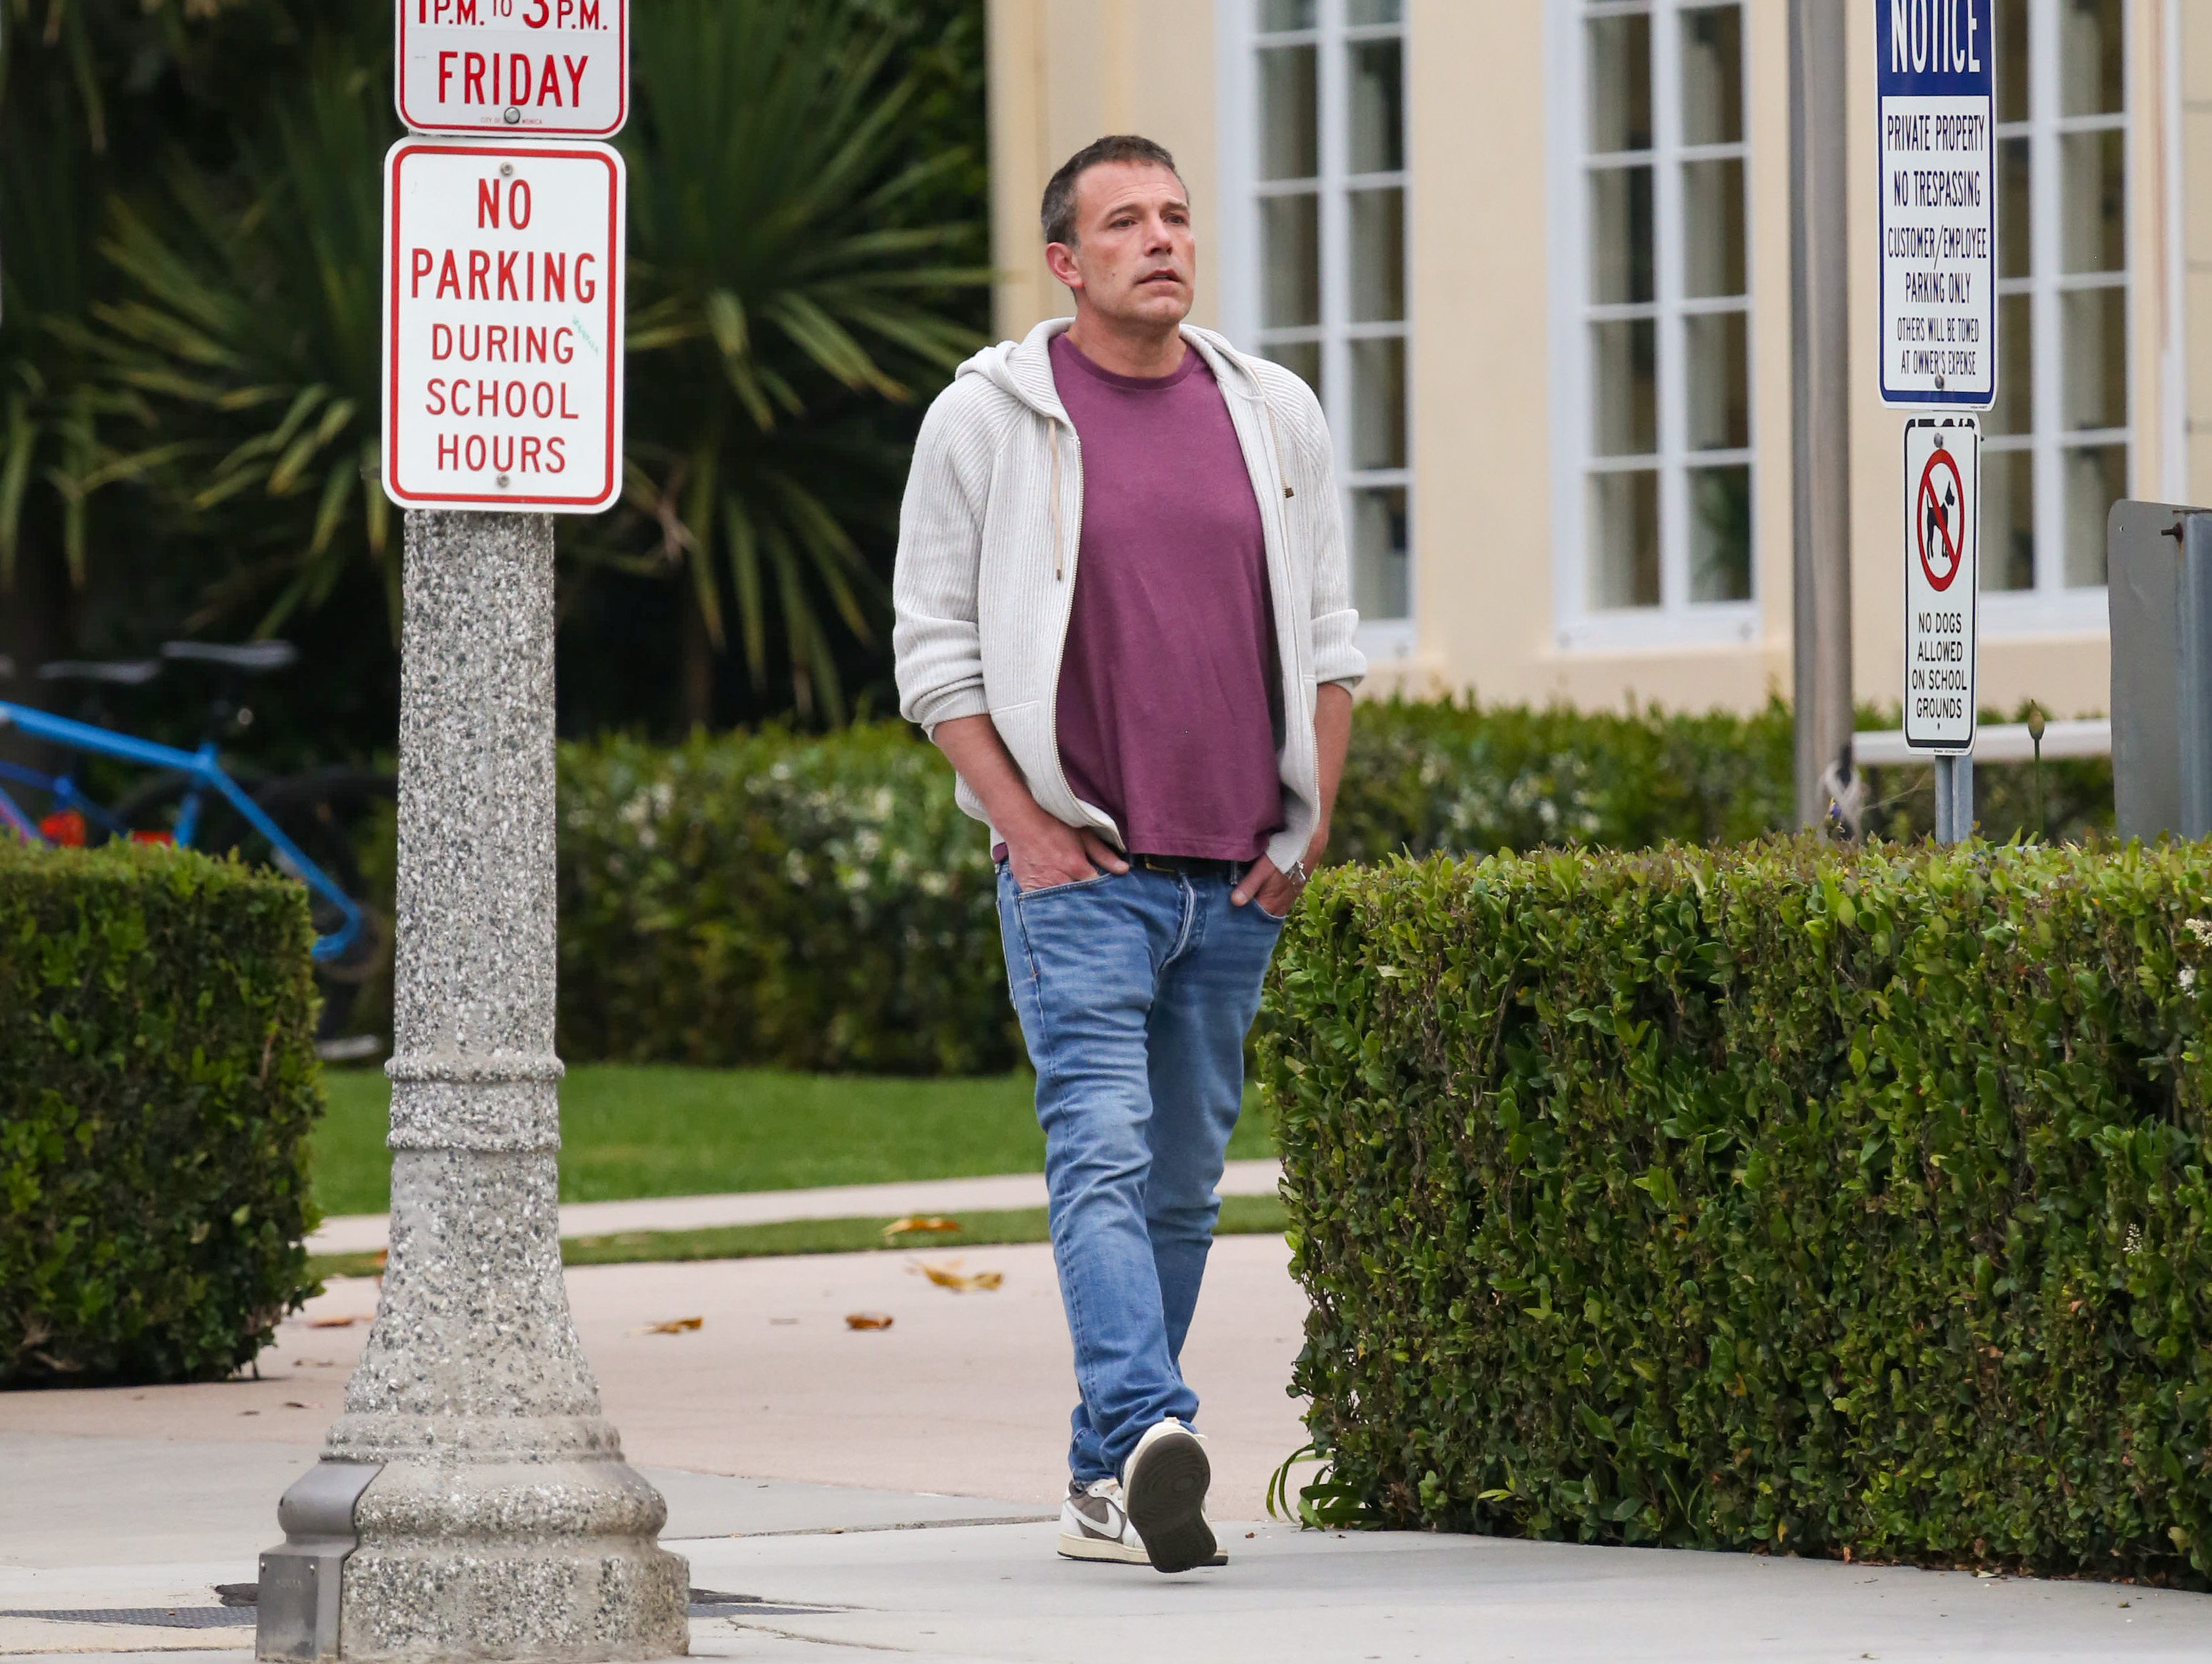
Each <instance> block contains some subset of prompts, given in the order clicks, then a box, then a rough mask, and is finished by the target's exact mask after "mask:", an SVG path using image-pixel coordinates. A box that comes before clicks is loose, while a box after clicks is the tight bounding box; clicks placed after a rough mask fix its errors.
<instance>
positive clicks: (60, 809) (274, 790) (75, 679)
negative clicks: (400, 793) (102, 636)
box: [0, 641, 393, 1029]
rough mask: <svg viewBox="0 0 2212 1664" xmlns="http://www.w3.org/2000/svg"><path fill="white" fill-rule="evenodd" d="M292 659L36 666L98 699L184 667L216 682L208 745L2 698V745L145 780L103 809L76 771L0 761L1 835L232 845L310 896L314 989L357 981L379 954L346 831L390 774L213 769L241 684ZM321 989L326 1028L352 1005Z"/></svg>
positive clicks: (247, 722)
mask: <svg viewBox="0 0 2212 1664" xmlns="http://www.w3.org/2000/svg"><path fill="white" fill-rule="evenodd" d="M298 659H299V653H298V652H297V650H296V649H295V648H294V647H292V645H291V644H290V643H289V642H286V641H256V642H251V643H248V644H247V645H246V646H243V647H228V646H221V645H217V644H215V643H211V642H205V641H170V642H167V643H164V644H163V646H162V647H161V656H160V657H159V658H158V659H135V660H127V661H121V662H112V663H88V662H78V661H64V662H61V663H56V664H50V665H42V666H40V668H39V670H38V671H37V672H36V675H37V677H38V678H39V680H40V681H41V682H44V683H58V684H64V685H68V684H79V685H82V686H85V687H88V688H89V689H92V690H93V691H94V694H95V695H100V694H104V693H106V692H107V691H108V690H112V689H125V688H139V687H143V686H145V685H146V684H148V683H151V682H153V681H154V680H155V678H157V677H161V676H163V675H164V674H166V673H167V672H168V671H172V670H173V669H179V668H184V667H191V668H196V669H198V670H200V671H204V672H207V673H210V674H213V675H214V676H216V677H218V678H219V679H220V681H221V682H222V692H221V693H219V694H218V695H217V696H216V698H215V699H214V700H212V701H210V706H209V726H208V729H207V731H206V737H205V738H204V739H203V741H202V743H201V744H200V746H199V748H198V749H197V750H191V751H185V750H178V749H177V748H176V747H174V746H172V745H162V744H156V743H155V742H154V741H151V740H145V739H140V738H137V737H135V736H133V735H131V734H127V733H123V732H118V731H117V730H115V729H113V728H110V727H106V726H101V725H100V724H99V723H98V722H91V721H80V720H76V719H74V718H70V717H64V716H57V715H55V714H52V712H49V711H44V710H40V709H37V708H34V707H32V706H29V705H22V704H16V703H12V702H10V701H6V700H0V738H4V737H5V735H6V734H8V733H9V732H14V733H16V734H20V735H21V736H22V737H23V738H25V739H27V740H30V741H32V742H33V743H34V744H37V745H39V746H40V747H42V748H44V749H45V750H46V751H48V752H52V751H56V750H58V751H63V752H66V753H71V754H75V755H77V756H88V757H104V758H107V759H110V760H112V761H114V762H123V763H127V764H131V765H133V766H135V767H137V768H146V769H150V770H153V771H154V772H153V774H151V775H150V776H149V777H148V778H146V779H145V780H143V781H141V782H140V783H139V784H137V786H133V787H132V788H131V790H130V791H129V792H127V793H125V794H123V795H122V796H120V797H118V798H117V799H115V800H114V802H113V803H112V805H107V804H102V803H100V802H99V801H97V800H96V799H94V798H93V797H92V796H90V795H89V794H88V793H87V792H86V791H85V790H84V788H83V786H82V784H81V782H80V781H79V780H78V779H77V778H76V775H75V774H70V773H67V772H64V773H54V772H51V771H50V769H48V768H35V767H33V766H30V765H29V764H28V763H26V762H11V761H9V760H7V759H5V758H0V829H6V830H8V831H12V832H13V833H14V834H15V835H16V836H17V837H19V838H22V839H24V840H26V841H30V842H33V843H46V844H100V843H104V842H106V841H109V840H111V839H118V838H131V839H137V840H140V841H159V842H164V843H174V844H176V845H177V846H178V847H182V848H202V849H208V850H224V851H230V850H234V851H237V852H238V853H240V854H241V855H243V856H245V857H246V858H248V859H264V860H266V861H267V862H268V863H269V864H270V865H274V866H275V867H276V868H277V869H278V870H279V871H283V872H285V873H288V874H289V875H290V876H291V877H293V878H297V879H298V880H299V881H300V882H301V884H305V885H306V886H307V892H308V896H309V907H310V910H311V913H312V914H313V919H314V925H315V930H316V937H315V945H314V956H315V961H316V965H317V969H318V970H319V971H320V972H321V973H322V975H323V976H324V978H325V981H337V982H340V983H357V982H359V981H362V980H365V979H366V977H367V976H368V975H371V974H373V972H374V969H376V967H377V964H378V963H379V961H380V957H381V955H382V952H383V950H384V948H385V947H386V945H388V932H385V931H384V929H383V927H382V921H381V920H380V919H378V918H377V917H376V915H374V914H372V913H371V912H370V911H369V910H368V908H364V907H363V906H362V904H361V902H358V901H357V900H356V899H355V898H356V896H358V895H359V893H360V891H361V889H362V875H361V871H360V867H359V864H358V860H357V858H356V855H355V853H354V850H353V845H352V840H351V838H350V836H349V826H350V824H351V823H353V822H354V821H356V819H357V818H358V816H359V813H360V811H362V808H364V807H365V806H366V805H368V804H369V803H371V802H373V801H374V800H375V799H386V800H388V799H390V798H391V797H392V791H393V782H392V778H391V776H389V775H383V774H368V773H364V772H362V771H360V770H356V769H348V768H331V769H318V770H312V771H309V772H307V773H305V774H293V775H286V776H279V777H270V778H265V779H260V780H255V781H254V782H253V783H252V786H251V788H250V789H249V787H248V786H246V785H242V784H241V783H240V781H239V780H237V779H236V778H234V776H233V774H231V773H230V771H229V770H228V769H227V768H225V767H224V765H223V761H222V753H221V749H220V747H219V746H218V745H217V744H216V733H217V732H226V733H229V734H236V733H240V732H244V731H245V730H246V728H247V727H249V726H251V725H252V720H253V711H252V706H251V705H250V704H249V703H247V702H246V701H245V699H244V698H243V697H242V696H240V688H241V687H242V684H243V683H244V681H245V679H246V678H247V677H258V676H265V675H268V674H270V673H271V672H273V671H281V670H284V669H287V668H289V666H290V665H294V664H295V663H296V662H297V661H298ZM14 674H15V669H14V666H13V665H10V664H9V662H8V661H7V660H6V659H0V680H4V679H9V678H11V677H13V676H14ZM11 787H12V788H13V790H12V791H11V790H10V788H11ZM25 790H28V791H29V792H31V793H37V794H40V797H41V798H42V799H43V802H42V803H40V804H39V805H37V806H39V807H40V808H41V809H42V810H43V811H44V812H43V813H41V814H39V815H37V816H35V817H34V816H33V814H32V813H31V812H30V811H29V810H27V809H26V808H25V807H24V805H23V803H22V802H21V799H20V795H19V794H21V793H23V792H24V791H25ZM311 848H312V849H313V851H314V853H313V854H310V853H309V850H310V849H311ZM317 857H320V859H317ZM328 993H329V991H328V990H327V989H326V993H325V1028H326V1029H327V1028H329V1027H331V1025H332V1020H333V1017H337V1018H338V1019H342V1017H343V1010H342V1009H341V1010H339V1011H337V1012H335V1013H334V1012H333V1011H332V1009H331V1008H332V1006H333V1005H334V1004H335V1005H339V1006H340V1007H343V1005H344V1004H346V1003H349V1002H346V1001H344V1000H343V999H341V1000H338V1001H335V1002H334V1001H333V1000H331V999H330V998H329V997H328Z"/></svg>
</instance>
